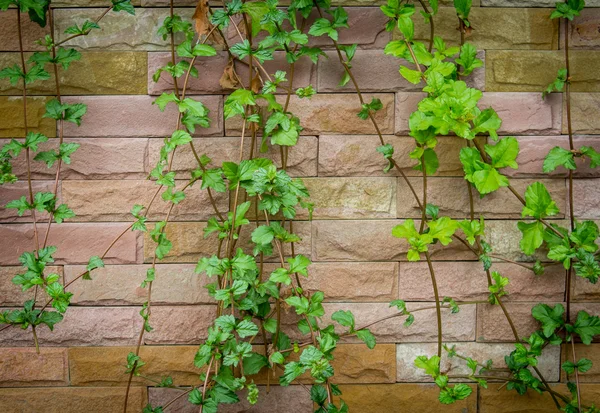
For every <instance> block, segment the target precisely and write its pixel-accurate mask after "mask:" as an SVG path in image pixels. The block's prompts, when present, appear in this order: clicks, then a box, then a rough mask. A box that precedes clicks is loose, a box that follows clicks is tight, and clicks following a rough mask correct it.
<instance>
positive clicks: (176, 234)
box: [144, 221, 310, 263]
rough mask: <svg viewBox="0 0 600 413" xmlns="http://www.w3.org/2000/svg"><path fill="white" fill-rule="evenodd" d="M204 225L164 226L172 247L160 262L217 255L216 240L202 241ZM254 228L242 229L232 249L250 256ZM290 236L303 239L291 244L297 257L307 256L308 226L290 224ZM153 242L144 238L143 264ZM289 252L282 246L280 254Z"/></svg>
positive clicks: (147, 237) (173, 223)
mask: <svg viewBox="0 0 600 413" xmlns="http://www.w3.org/2000/svg"><path fill="white" fill-rule="evenodd" d="M205 226H206V223H205V222H172V223H169V224H168V225H167V227H166V230H165V231H166V234H167V238H168V239H169V240H171V242H172V243H173V248H172V250H171V251H170V252H169V254H167V256H166V257H165V258H164V259H163V261H162V262H164V263H167V262H193V263H196V262H197V261H198V259H200V258H201V257H205V256H210V255H213V254H216V253H217V244H218V242H217V239H216V237H215V236H214V235H212V236H210V237H209V238H206V239H205V238H204V232H203V230H204V227H205ZM253 229H254V227H251V228H250V227H249V226H244V227H243V228H242V231H241V233H240V238H239V240H238V242H237V244H236V248H243V249H245V250H246V252H248V253H250V252H251V248H249V247H250V244H249V242H250V236H251V233H252V230H253ZM294 233H295V234H297V235H298V236H299V237H300V238H302V239H303V241H302V242H299V243H295V244H294V245H295V251H296V253H297V254H304V255H306V256H308V257H310V223H309V222H305V221H296V222H294ZM155 245H156V244H155V243H153V242H152V241H151V240H150V237H149V235H148V233H146V234H145V239H144V257H145V258H144V259H145V261H146V262H150V261H151V260H152V257H153V254H154V249H155ZM290 253H291V251H290V246H289V244H286V245H285V246H284V254H285V255H286V256H289V254H290ZM265 260H266V261H277V260H278V258H276V257H275V256H272V257H266V258H265Z"/></svg>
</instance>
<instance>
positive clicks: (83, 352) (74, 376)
mask: <svg viewBox="0 0 600 413" xmlns="http://www.w3.org/2000/svg"><path fill="white" fill-rule="evenodd" d="M130 352H135V347H78V348H70V349H69V374H70V378H71V385H73V386H126V385H127V380H128V378H129V375H128V374H124V373H123V364H124V362H125V360H127V354H129V353H130ZM197 352H198V347H197V346H142V347H141V348H140V353H139V355H140V357H141V358H142V360H143V361H144V362H145V363H146V364H145V365H144V366H143V374H144V376H146V377H152V378H156V379H160V378H161V377H165V376H171V377H172V378H173V382H174V383H176V384H177V385H178V386H185V385H198V384H200V383H201V382H200V377H199V375H200V373H201V372H202V371H201V370H200V369H197V368H196V367H194V356H195V355H196V353H197ZM132 383H133V385H147V384H149V382H148V381H147V380H146V379H144V378H141V377H133V381H132Z"/></svg>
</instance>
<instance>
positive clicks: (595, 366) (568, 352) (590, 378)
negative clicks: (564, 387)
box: [560, 344, 600, 383]
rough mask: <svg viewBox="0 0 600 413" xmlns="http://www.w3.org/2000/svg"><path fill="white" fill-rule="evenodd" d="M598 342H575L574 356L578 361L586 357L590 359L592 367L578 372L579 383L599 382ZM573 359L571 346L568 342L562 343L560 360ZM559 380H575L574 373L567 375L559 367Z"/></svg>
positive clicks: (599, 359)
mask: <svg viewBox="0 0 600 413" xmlns="http://www.w3.org/2000/svg"><path fill="white" fill-rule="evenodd" d="M598 350H600V344H590V345H589V346H587V345H585V344H575V357H576V360H577V361H579V360H581V359H584V358H585V359H588V360H591V361H592V368H591V369H590V370H588V371H586V372H585V373H581V372H580V373H579V382H581V383H598V382H600V358H599V356H600V352H599V351H598ZM565 361H571V362H572V361H573V348H572V347H571V345H570V344H563V345H562V360H561V362H562V363H564V362H565ZM560 375H561V381H562V382H565V381H567V380H570V381H575V374H571V375H567V373H566V372H565V371H564V370H562V369H561V371H560Z"/></svg>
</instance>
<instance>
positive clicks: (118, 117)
mask: <svg viewBox="0 0 600 413" xmlns="http://www.w3.org/2000/svg"><path fill="white" fill-rule="evenodd" d="M144 85H145V81H144ZM144 87H145V86H144ZM145 93H146V92H145V91H144V94H145ZM189 97H191V98H193V99H196V100H198V101H201V102H202V103H204V104H205V105H206V107H207V108H208V109H209V110H210V114H209V118H210V119H211V126H210V127H209V128H207V129H202V128H197V129H196V133H195V135H198V136H200V135H202V136H205V135H222V134H223V123H222V113H223V110H222V106H223V103H222V102H223V99H222V98H221V97H220V96H202V97H199V96H189ZM65 101H67V102H69V103H85V104H86V105H88V111H87V114H86V115H85V117H84V118H83V122H82V124H81V126H80V127H77V126H76V125H75V124H73V123H69V122H67V123H65V136H69V137H70V136H83V137H105V138H114V137H161V138H164V137H166V136H171V134H172V133H173V132H174V131H175V128H176V126H177V117H178V114H179V111H178V110H177V107H176V106H175V105H174V104H171V105H169V106H167V107H166V108H165V111H164V112H161V111H160V110H159V109H158V107H157V106H156V105H153V104H152V102H154V98H153V97H151V96H85V97H79V98H77V97H70V98H67V99H65Z"/></svg>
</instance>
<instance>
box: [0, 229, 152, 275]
mask: <svg viewBox="0 0 600 413" xmlns="http://www.w3.org/2000/svg"><path fill="white" fill-rule="evenodd" d="M127 227H128V224H117V223H114V224H110V223H106V224H69V223H63V224H60V225H55V226H53V227H52V230H51V231H50V236H49V238H48V245H53V246H56V247H57V248H58V249H57V251H56V253H55V254H54V259H55V261H56V263H57V264H87V262H88V261H89V259H90V257H91V256H93V255H98V256H100V255H102V253H103V251H105V250H106V248H107V247H108V246H109V245H110V244H111V243H112V241H113V240H114V239H116V238H117V236H119V235H120V234H121V233H122V232H123V231H124V230H125V229H126V228H127ZM41 228H42V227H40V230H41ZM44 231H45V229H44ZM44 233H45V232H44ZM33 237H34V231H33V225H30V224H3V225H0V247H1V248H0V263H1V264H2V265H13V264H17V263H18V257H19V256H20V255H21V254H22V253H23V252H25V251H31V250H33V249H34V243H33ZM40 237H41V236H40ZM137 238H138V234H136V233H134V232H131V231H128V232H126V233H125V234H124V235H123V236H122V237H121V238H120V239H119V241H117V242H116V244H115V245H114V247H112V248H111V249H110V251H109V252H108V253H107V254H106V257H105V260H104V261H105V262H106V263H112V264H118V263H121V264H126V263H135V262H137V260H138V255H139V254H138V241H137ZM140 241H141V238H140ZM140 259H141V257H140Z"/></svg>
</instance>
